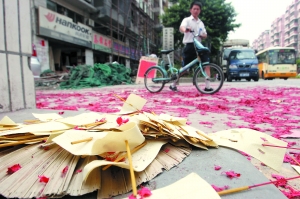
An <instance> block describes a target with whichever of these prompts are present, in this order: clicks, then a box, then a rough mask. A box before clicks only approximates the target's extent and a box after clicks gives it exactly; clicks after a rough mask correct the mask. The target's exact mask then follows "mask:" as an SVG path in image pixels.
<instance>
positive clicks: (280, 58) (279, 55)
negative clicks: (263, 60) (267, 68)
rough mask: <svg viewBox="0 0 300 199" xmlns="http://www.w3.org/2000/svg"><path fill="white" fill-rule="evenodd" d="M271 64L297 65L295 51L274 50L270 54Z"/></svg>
mask: <svg viewBox="0 0 300 199" xmlns="http://www.w3.org/2000/svg"><path fill="white" fill-rule="evenodd" d="M269 56H270V64H296V59H295V51H294V50H276V51H275V50H274V51H270V52H269Z"/></svg>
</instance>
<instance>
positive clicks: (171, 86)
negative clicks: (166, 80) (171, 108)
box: [169, 85, 178, 92]
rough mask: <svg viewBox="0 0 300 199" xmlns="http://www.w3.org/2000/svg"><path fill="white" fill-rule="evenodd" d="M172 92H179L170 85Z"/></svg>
mask: <svg viewBox="0 0 300 199" xmlns="http://www.w3.org/2000/svg"><path fill="white" fill-rule="evenodd" d="M169 88H170V89H171V90H172V91H174V92H177V91H178V90H177V87H176V86H174V87H173V86H172V85H170V87H169Z"/></svg>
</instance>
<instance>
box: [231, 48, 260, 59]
mask: <svg viewBox="0 0 300 199" xmlns="http://www.w3.org/2000/svg"><path fill="white" fill-rule="evenodd" d="M255 58H256V57H255V54H254V51H251V50H247V51H246V50H239V51H231V53H230V54H229V59H230V60H232V59H238V60H241V59H255Z"/></svg>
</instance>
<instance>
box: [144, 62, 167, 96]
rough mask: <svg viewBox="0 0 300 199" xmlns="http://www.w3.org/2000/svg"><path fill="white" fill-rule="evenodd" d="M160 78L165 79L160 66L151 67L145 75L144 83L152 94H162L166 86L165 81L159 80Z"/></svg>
mask: <svg viewBox="0 0 300 199" xmlns="http://www.w3.org/2000/svg"><path fill="white" fill-rule="evenodd" d="M159 78H165V75H164V72H163V69H161V68H160V67H158V66H153V67H150V68H149V69H148V70H147V71H146V72H145V75H144V83H145V87H146V89H147V90H148V91H149V92H150V93H157V92H160V91H161V90H162V89H163V88H164V86H165V81H164V80H159Z"/></svg>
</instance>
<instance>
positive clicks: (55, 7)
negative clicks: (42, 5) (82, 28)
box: [47, 0, 84, 23]
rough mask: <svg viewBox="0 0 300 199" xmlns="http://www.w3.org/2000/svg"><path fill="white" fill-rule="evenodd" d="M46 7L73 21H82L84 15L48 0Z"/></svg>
mask: <svg viewBox="0 0 300 199" xmlns="http://www.w3.org/2000/svg"><path fill="white" fill-rule="evenodd" d="M47 8H48V9H49V10H52V11H54V12H57V13H59V14H62V15H65V16H67V17H69V18H71V19H72V20H73V22H74V23H77V22H80V23H83V20H84V17H83V16H81V15H79V14H77V13H75V12H73V11H71V10H69V9H67V8H65V7H63V6H61V5H59V4H56V3H54V2H52V1H50V0H47Z"/></svg>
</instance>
